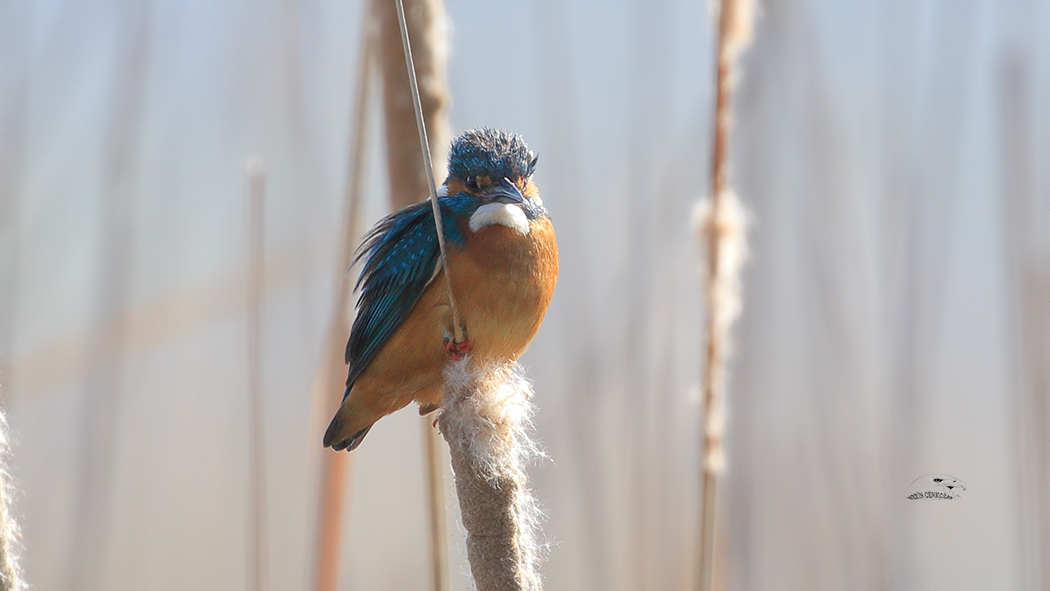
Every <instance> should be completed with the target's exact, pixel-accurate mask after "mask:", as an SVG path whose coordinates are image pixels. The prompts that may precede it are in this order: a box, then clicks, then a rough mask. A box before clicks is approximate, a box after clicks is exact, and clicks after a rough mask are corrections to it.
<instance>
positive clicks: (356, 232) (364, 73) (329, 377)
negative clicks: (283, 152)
mask: <svg viewBox="0 0 1050 591" xmlns="http://www.w3.org/2000/svg"><path fill="white" fill-rule="evenodd" d="M374 28H375V17H374V4H373V2H368V4H367V5H366V6H365V16H364V25H363V31H362V33H361V49H360V51H361V54H360V61H359V62H358V72H357V74H358V79H357V93H356V98H355V105H354V118H353V122H352V125H353V128H352V129H351V130H350V137H351V138H352V140H351V142H352V144H351V146H350V158H351V161H350V166H349V170H348V172H347V182H346V191H345V193H344V202H345V207H346V214H345V216H344V217H343V227H342V229H341V231H340V245H339V254H338V257H339V261H340V265H339V272H338V275H337V277H336V280H335V283H336V294H335V297H334V298H333V299H332V311H331V313H330V315H329V321H328V335H327V337H326V340H325V348H324V351H325V355H326V357H325V361H324V363H323V364H322V367H321V375H320V376H319V378H318V379H317V380H316V383H317V384H319V385H320V390H319V392H320V398H321V400H322V401H323V402H322V403H321V404H319V405H318V406H320V407H321V408H322V409H324V412H323V414H322V416H323V417H325V418H326V419H327V418H329V417H331V416H332V415H333V414H334V413H335V411H336V409H337V408H339V404H340V402H341V401H342V394H343V386H344V384H345V382H346V363H345V361H344V358H343V357H344V355H343V350H344V346H345V343H346V335H347V334H348V333H349V331H350V318H349V310H350V298H351V296H352V294H353V291H352V290H351V287H350V286H351V283H350V279H349V277H347V269H349V268H350V267H351V265H352V263H353V253H354V245H355V244H357V241H358V239H359V237H360V235H361V228H360V226H361V187H362V185H363V183H364V162H365V160H364V156H365V153H366V146H365V140H366V138H367V135H368V134H367V127H368V113H369V108H370V102H369V99H370V98H371V94H372V82H373V79H374V75H373V74H374V73H373V68H374V66H375V55H374V54H375V31H374ZM321 453H322V456H321V498H320V503H319V507H318V524H317V542H316V544H317V547H316V552H317V556H316V563H315V565H314V589H316V591H335V589H336V586H337V585H338V583H339V546H340V541H341V539H342V525H343V505H344V504H345V503H346V494H345V491H346V489H347V487H348V486H347V479H348V477H349V476H350V475H351V474H352V472H353V463H352V462H353V459H352V456H351V455H350V454H340V453H335V452H332V451H330V450H327V449H324V450H322V451H321Z"/></svg>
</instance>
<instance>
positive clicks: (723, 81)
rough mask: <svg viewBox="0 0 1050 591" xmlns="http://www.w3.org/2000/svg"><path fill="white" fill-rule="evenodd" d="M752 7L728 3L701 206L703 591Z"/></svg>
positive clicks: (719, 461) (720, 429)
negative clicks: (732, 180) (741, 80)
mask: <svg viewBox="0 0 1050 591" xmlns="http://www.w3.org/2000/svg"><path fill="white" fill-rule="evenodd" d="M754 8H755V7H754V0H722V1H721V3H720V12H719V20H718V54H717V59H718V62H717V77H716V82H715V84H716V101H715V129H714V147H713V151H712V163H711V185H712V190H711V200H710V201H709V202H703V203H701V204H699V206H698V208H697V216H696V226H697V230H698V234H699V239H700V241H701V243H702V244H704V245H706V247H707V250H708V252H707V255H708V268H707V277H706V279H707V296H708V297H707V305H708V320H707V322H708V326H707V334H706V338H705V340H706V352H705V356H706V364H705V373H704V381H703V387H702V389H703V413H704V427H703V429H704V436H703V468H702V484H701V494H702V499H701V510H700V531H699V533H700V545H699V547H700V573H699V574H700V589H701V590H702V591H708V590H710V589H711V588H712V585H713V571H714V542H715V516H716V497H715V495H716V491H717V487H718V476H719V475H720V474H721V473H722V471H723V470H724V469H725V463H726V462H725V451H724V449H723V443H722V440H723V437H724V433H725V371H726V370H725V363H726V358H727V355H728V351H729V329H730V327H731V326H732V323H733V321H734V320H735V319H736V318H737V316H739V314H740V309H741V303H740V269H741V267H742V266H743V261H744V259H745V256H746V248H747V246H746V245H747V240H746V223H745V219H746V218H745V216H744V210H743V207H742V206H741V204H740V202H739V200H738V199H737V198H736V196H735V195H734V194H733V193H732V192H731V191H730V190H729V130H730V126H731V123H732V109H731V103H732V92H733V86H734V81H735V74H734V70H733V68H734V65H735V62H736V59H737V57H739V55H740V53H741V52H742V51H743V50H744V48H745V47H747V45H748V44H749V43H750V41H751V38H752V34H753V28H752V27H753V20H754Z"/></svg>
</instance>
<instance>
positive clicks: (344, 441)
mask: <svg viewBox="0 0 1050 591" xmlns="http://www.w3.org/2000/svg"><path fill="white" fill-rule="evenodd" d="M349 395H350V387H349V386H347V388H346V392H344V393H343V404H342V405H341V406H340V407H339V410H338V411H337V412H336V413H335V417H333V418H332V422H331V423H329V424H328V429H327V430H326V431H325V432H324V446H325V447H330V448H332V449H334V450H335V451H342V450H344V449H345V450H348V451H353V450H354V449H356V448H357V446H359V445H361V440H363V439H364V438H365V435H367V434H368V430H369V429H371V428H372V425H368V426H367V427H365V428H363V429H358V430H357V431H354V432H353V434H352V435H350V436H349V437H347V436H346V432H347V431H348V430H350V429H352V428H354V427H357V426H360V425H361V423H362V422H364V421H362V420H361V419H362V418H364V419H365V420H367V417H366V416H362V415H361V414H358V413H355V412H354V411H353V410H352V408H353V407H352V406H351V403H352V401H349V400H347V398H348V396H349ZM355 419H356V420H355ZM355 423H356V424H355Z"/></svg>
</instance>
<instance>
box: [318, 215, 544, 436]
mask: <svg viewBox="0 0 1050 591" xmlns="http://www.w3.org/2000/svg"><path fill="white" fill-rule="evenodd" d="M461 230H462V231H463V232H464V233H465V234H466V236H467V237H468V238H467V243H466V245H465V246H464V247H463V248H456V247H452V248H450V249H449V252H448V259H449V261H448V263H449V269H450V274H451V276H452V288H453V291H454V294H455V296H456V305H457V307H458V308H459V313H460V315H461V321H462V322H463V323H464V324H465V325H466V327H467V337H468V338H469V339H470V341H471V343H472V344H473V346H474V348H473V350H472V352H471V355H472V356H473V357H474V359H476V360H478V361H489V360H497V359H511V360H517V359H518V357H520V356H521V354H522V353H524V352H525V349H526V348H527V347H528V346H529V342H530V341H532V337H534V336H535V335H536V331H537V330H539V328H540V323H541V322H542V321H543V316H544V314H545V313H546V312H547V305H548V304H550V301H551V296H552V295H553V294H554V284H555V283H556V282H557V280H558V245H557V243H556V242H555V239H554V227H553V226H552V225H551V222H550V220H549V219H542V220H536V221H533V222H532V223H531V228H530V231H529V233H528V234H526V235H524V236H522V235H521V234H519V233H517V232H515V231H514V230H512V229H510V228H507V227H505V226H499V225H493V226H486V227H484V228H481V229H480V230H479V231H478V232H476V233H474V232H471V231H470V229H469V227H466V224H465V223H464V227H463V228H461ZM451 335H452V314H451V311H450V308H449V305H448V292H447V291H446V287H445V280H444V277H443V276H442V274H440V273H439V274H438V275H437V277H435V278H434V280H433V281H431V282H430V285H428V286H427V288H426V290H425V291H424V293H423V295H422V297H421V298H420V299H419V301H418V302H417V303H416V305H415V307H413V308H412V312H411V313H410V314H409V316H408V318H406V319H405V321H404V322H403V323H402V324H401V326H400V327H398V329H397V330H396V331H394V334H393V335H391V337H390V340H388V341H387V342H386V344H385V345H384V346H383V348H382V349H380V351H379V353H378V354H377V355H376V357H375V359H374V360H372V363H370V364H369V366H368V368H367V369H365V371H364V372H363V373H362V374H361V376H360V377H359V378H358V379H357V381H356V382H355V383H354V387H353V389H352V391H351V392H350V396H349V397H348V398H347V399H346V400H345V401H344V402H343V404H342V406H341V407H340V409H339V412H338V414H337V416H336V418H337V420H338V421H339V433H338V436H337V439H339V438H341V437H349V436H350V435H352V434H354V433H356V432H357V431H359V430H361V429H364V428H366V427H368V426H369V425H371V424H372V423H374V422H375V421H377V420H378V419H379V418H380V417H382V416H384V415H387V414H390V413H392V412H394V411H396V410H398V409H400V408H403V407H404V406H405V405H407V404H408V403H410V402H412V401H413V400H415V401H417V402H419V403H420V404H421V405H433V404H439V403H440V402H441V386H442V384H443V383H444V376H443V370H444V367H445V364H446V363H447V362H448V357H447V356H446V355H445V353H444V351H443V349H442V346H443V344H444V339H445V337H446V336H451Z"/></svg>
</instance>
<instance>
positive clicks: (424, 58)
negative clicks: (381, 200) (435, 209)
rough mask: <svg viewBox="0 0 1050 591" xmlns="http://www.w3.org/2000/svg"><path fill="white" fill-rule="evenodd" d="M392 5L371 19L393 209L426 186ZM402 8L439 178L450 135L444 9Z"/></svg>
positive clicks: (425, 2)
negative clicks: (376, 46) (375, 20)
mask: <svg viewBox="0 0 1050 591" xmlns="http://www.w3.org/2000/svg"><path fill="white" fill-rule="evenodd" d="M395 4H396V3H395V2H393V1H391V0H381V1H379V2H377V3H376V16H377V18H378V21H379V52H378V57H379V62H380V64H381V70H382V77H383V111H384V113H385V120H386V138H387V142H386V149H387V172H388V174H389V180H390V202H391V204H392V205H393V208H394V209H395V210H398V209H401V208H403V207H407V206H409V205H412V204H413V203H418V202H419V201H422V200H423V199H425V198H426V196H427V195H428V194H429V193H430V188H429V186H428V185H429V182H428V181H427V177H426V170H425V168H424V166H423V157H422V155H421V153H420V150H419V132H418V130H417V129H416V125H415V114H414V110H415V109H414V107H413V101H412V92H411V89H410V87H409V82H408V68H407V67H406V65H405V53H404V48H403V46H402V43H401V31H400V27H399V26H398V18H397V10H396V7H395ZM404 6H405V20H406V21H407V23H408V36H409V39H411V42H412V58H413V60H414V61H415V66H416V68H415V69H416V76H417V78H418V81H419V99H420V101H421V102H422V105H423V119H424V120H425V121H426V128H427V133H428V134H429V137H430V153H431V154H432V156H433V161H434V165H435V170H434V174H435V176H436V177H437V178H441V177H442V176H443V170H441V168H442V167H443V164H444V162H445V155H446V150H447V149H448V146H447V143H448V139H449V138H450V136H451V133H450V131H449V124H448V103H449V90H448V83H447V79H448V75H447V67H446V62H447V54H448V24H447V17H446V15H445V7H444V4H443V3H442V2H441V0H405V2H404Z"/></svg>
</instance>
